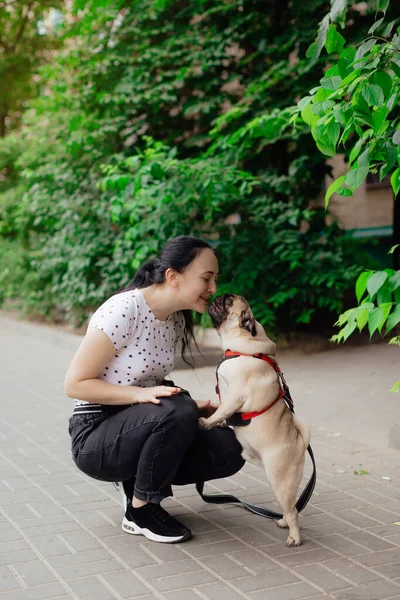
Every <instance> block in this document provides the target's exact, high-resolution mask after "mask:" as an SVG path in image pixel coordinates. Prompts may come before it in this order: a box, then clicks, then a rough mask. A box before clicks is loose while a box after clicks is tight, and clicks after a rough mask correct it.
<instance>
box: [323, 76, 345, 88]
mask: <svg viewBox="0 0 400 600" xmlns="http://www.w3.org/2000/svg"><path fill="white" fill-rule="evenodd" d="M341 83H342V78H341V77H339V76H336V77H323V78H322V79H321V80H320V84H321V86H322V87H323V88H325V89H326V90H334V91H336V90H338V89H339V88H340V86H341Z"/></svg>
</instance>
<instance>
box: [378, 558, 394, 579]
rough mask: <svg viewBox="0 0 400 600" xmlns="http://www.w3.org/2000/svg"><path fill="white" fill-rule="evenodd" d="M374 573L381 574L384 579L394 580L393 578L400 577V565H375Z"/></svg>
mask: <svg viewBox="0 0 400 600" xmlns="http://www.w3.org/2000/svg"><path fill="white" fill-rule="evenodd" d="M374 570H375V571H378V573H381V574H382V575H383V576H384V577H387V578H388V579H394V578H395V577H400V563H399V562H395V563H391V564H390V565H375V567H374Z"/></svg>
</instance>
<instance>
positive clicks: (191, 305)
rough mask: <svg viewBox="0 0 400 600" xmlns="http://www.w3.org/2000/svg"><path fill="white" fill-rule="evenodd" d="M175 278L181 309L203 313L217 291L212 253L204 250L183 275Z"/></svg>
mask: <svg viewBox="0 0 400 600" xmlns="http://www.w3.org/2000/svg"><path fill="white" fill-rule="evenodd" d="M176 276H177V281H178V290H179V294H180V300H182V304H183V306H182V309H188V310H195V311H197V312H200V313H203V312H205V311H206V309H207V303H208V300H209V298H210V296H212V294H215V293H216V291H217V283H216V281H217V277H218V261H217V258H216V256H215V254H214V252H213V251H212V250H211V249H210V248H204V249H203V250H201V252H200V253H199V254H198V255H197V256H196V258H195V259H194V260H193V261H192V262H191V263H190V264H189V265H188V266H187V267H186V269H185V270H184V271H183V273H177V274H176Z"/></svg>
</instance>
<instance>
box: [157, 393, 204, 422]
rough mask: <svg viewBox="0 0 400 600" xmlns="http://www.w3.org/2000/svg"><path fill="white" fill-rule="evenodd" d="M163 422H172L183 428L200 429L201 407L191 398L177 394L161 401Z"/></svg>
mask: <svg viewBox="0 0 400 600" xmlns="http://www.w3.org/2000/svg"><path fill="white" fill-rule="evenodd" d="M161 402H162V407H163V413H164V414H163V421H164V422H165V421H167V420H169V421H171V422H174V423H175V424H176V425H180V426H182V427H188V426H189V427H194V428H196V429H197V427H198V419H199V407H198V406H197V404H196V402H195V401H194V400H193V398H191V397H190V396H187V395H186V394H176V395H174V396H171V397H169V398H165V399H162V400H161Z"/></svg>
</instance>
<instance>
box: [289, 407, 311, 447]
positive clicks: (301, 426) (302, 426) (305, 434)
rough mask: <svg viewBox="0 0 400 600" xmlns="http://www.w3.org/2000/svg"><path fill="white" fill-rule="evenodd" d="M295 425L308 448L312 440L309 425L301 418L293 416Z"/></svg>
mask: <svg viewBox="0 0 400 600" xmlns="http://www.w3.org/2000/svg"><path fill="white" fill-rule="evenodd" d="M293 423H294V426H295V427H296V429H297V431H298V432H299V433H300V435H301V437H302V438H303V441H304V445H305V447H306V448H308V445H309V443H310V439H311V429H310V427H309V425H307V423H306V422H305V421H303V419H302V418H301V417H298V416H297V415H293Z"/></svg>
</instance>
